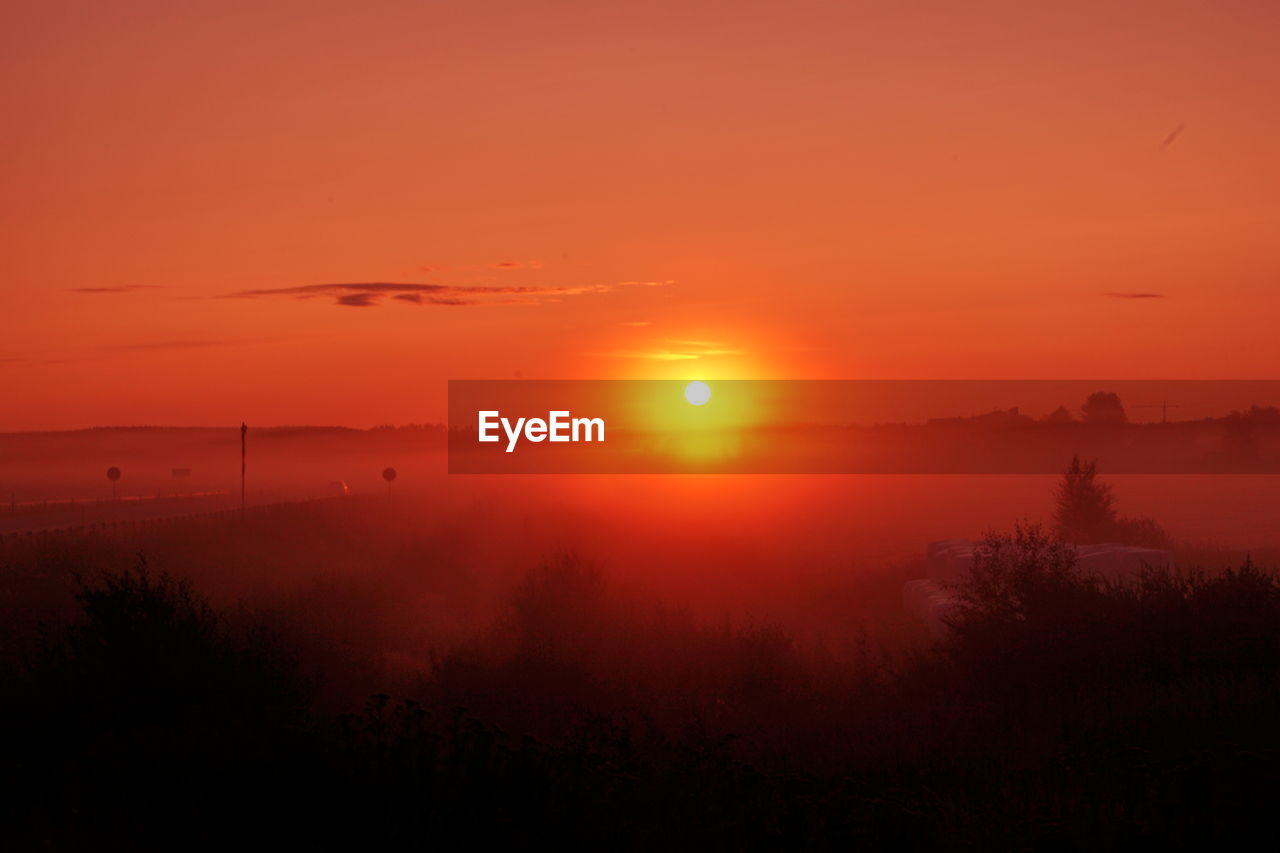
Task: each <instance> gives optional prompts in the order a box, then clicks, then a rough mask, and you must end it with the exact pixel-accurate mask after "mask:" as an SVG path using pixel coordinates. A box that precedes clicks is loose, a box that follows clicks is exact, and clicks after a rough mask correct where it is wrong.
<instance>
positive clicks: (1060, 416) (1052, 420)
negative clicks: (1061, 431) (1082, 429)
mask: <svg viewBox="0 0 1280 853" xmlns="http://www.w3.org/2000/svg"><path fill="white" fill-rule="evenodd" d="M1075 420H1076V419H1075V418H1073V417H1071V412H1070V411H1068V410H1067V407H1066V406H1059V407H1058V408H1056V409H1054V410H1053V411H1052V412H1050V413H1049V414H1047V415H1045V416H1044V417H1043V418H1041V422H1042V423H1046V424H1071V423H1075Z"/></svg>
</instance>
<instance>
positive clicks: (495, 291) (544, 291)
mask: <svg viewBox="0 0 1280 853" xmlns="http://www.w3.org/2000/svg"><path fill="white" fill-rule="evenodd" d="M640 283H641V282H619V283H617V284H584V285H564V286H536V285H519V286H517V285H496V286H481V285H457V284H419V283H414V282H385V281H373V282H363V281H361V282H338V283H333V284H304V285H300V286H297V287H277V288H260V289H255V290H240V291H236V292H234V293H227V294H224V295H223V297H222V298H224V299H261V298H272V297H287V298H292V299H317V298H319V299H332V300H333V301H334V303H335V304H337V305H342V306H344V307H347V308H371V307H374V306H376V305H379V304H380V303H381V300H382V299H383V298H387V297H389V298H391V299H393V300H395V301H399V302H405V303H411V304H415V305H443V306H467V305H531V304H532V305H536V304H540V303H544V302H558V301H560V300H562V299H563V298H564V297H568V296H580V295H582V294H586V293H607V292H609V291H611V290H613V289H615V288H617V287H626V286H630V285H633V284H640ZM662 283H664V284H665V283H666V282H662ZM644 284H650V283H648V282H644Z"/></svg>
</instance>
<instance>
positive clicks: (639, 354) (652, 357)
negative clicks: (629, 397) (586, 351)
mask: <svg viewBox="0 0 1280 853" xmlns="http://www.w3.org/2000/svg"><path fill="white" fill-rule="evenodd" d="M592 355H597V356H600V357H601V358H637V359H645V360H647V361H694V360H696V359H699V358H702V356H700V355H694V354H693V353H690V352H672V351H670V350H613V351H612V352H597V353H592Z"/></svg>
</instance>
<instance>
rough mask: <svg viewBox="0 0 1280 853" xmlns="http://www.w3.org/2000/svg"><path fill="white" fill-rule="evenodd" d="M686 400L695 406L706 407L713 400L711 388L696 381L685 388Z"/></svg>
mask: <svg viewBox="0 0 1280 853" xmlns="http://www.w3.org/2000/svg"><path fill="white" fill-rule="evenodd" d="M684 398H685V399H686V400H688V401H689V402H690V403H692V404H693V405H695V406H702V405H705V404H706V402H707V401H708V400H710V399H711V387H710V386H709V385H707V383H705V382H699V381H698V380H696V379H695V380H694V381H693V382H690V383H689V384H688V385H686V386H684Z"/></svg>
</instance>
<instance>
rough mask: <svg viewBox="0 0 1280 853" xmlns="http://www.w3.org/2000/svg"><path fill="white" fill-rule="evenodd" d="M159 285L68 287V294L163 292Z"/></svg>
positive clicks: (162, 286) (162, 287) (161, 286)
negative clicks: (137, 291) (136, 291)
mask: <svg viewBox="0 0 1280 853" xmlns="http://www.w3.org/2000/svg"><path fill="white" fill-rule="evenodd" d="M164 289H165V288H164V285H160V284H123V285H119V286H112V287H70V288H67V292H68V293H132V292H133V291H135V290H164Z"/></svg>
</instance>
